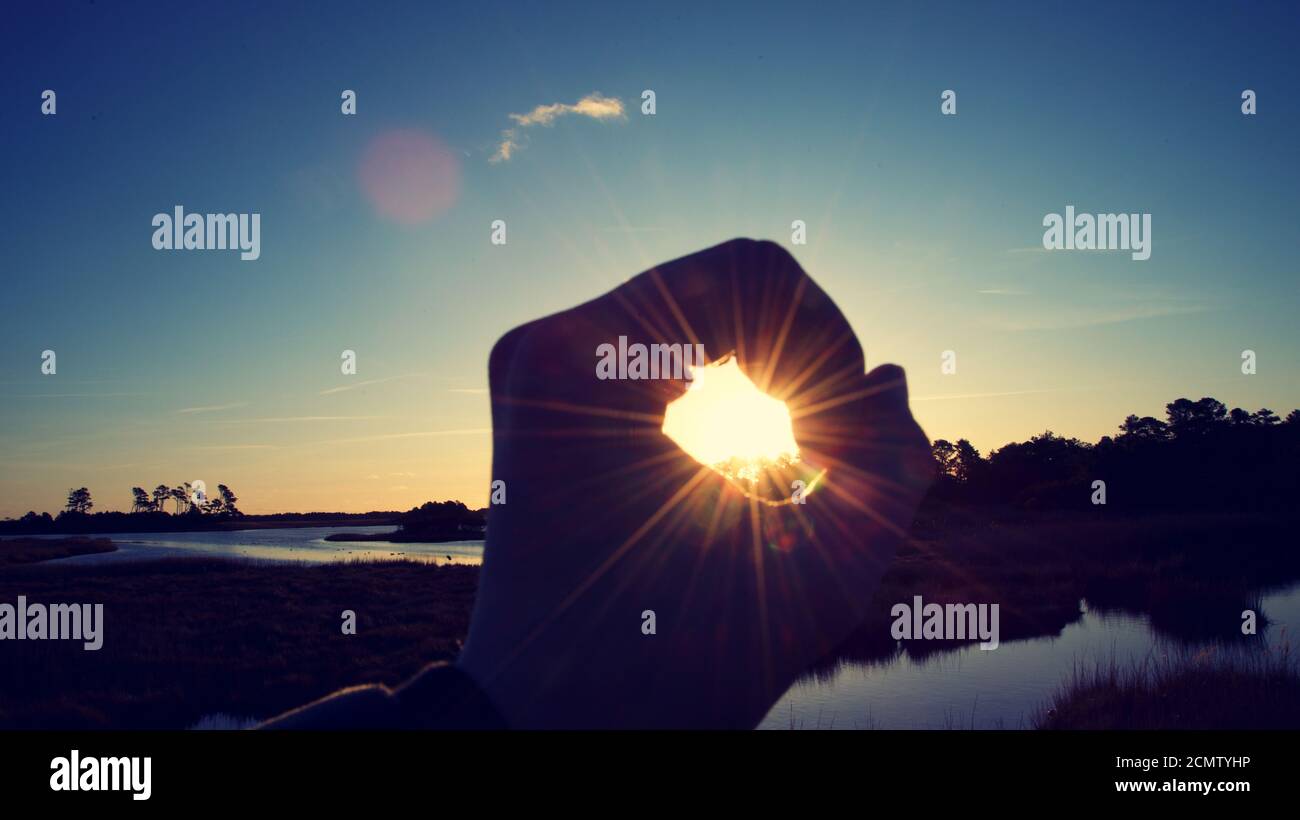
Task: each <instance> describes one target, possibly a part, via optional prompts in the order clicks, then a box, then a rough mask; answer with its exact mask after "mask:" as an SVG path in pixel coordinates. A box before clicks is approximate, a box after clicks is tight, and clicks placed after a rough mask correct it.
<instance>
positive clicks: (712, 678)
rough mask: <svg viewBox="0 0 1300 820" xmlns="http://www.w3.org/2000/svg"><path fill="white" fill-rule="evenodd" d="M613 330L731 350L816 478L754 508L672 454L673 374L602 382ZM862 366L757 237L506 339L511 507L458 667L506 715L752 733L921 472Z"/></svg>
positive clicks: (855, 348)
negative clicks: (794, 497) (801, 495)
mask: <svg viewBox="0 0 1300 820" xmlns="http://www.w3.org/2000/svg"><path fill="white" fill-rule="evenodd" d="M619 336H626V337H628V344H632V343H634V342H641V343H644V344H647V345H648V344H651V343H660V344H682V345H686V344H691V343H695V342H699V343H702V344H703V345H704V347H705V350H706V351H707V353H708V355H709V357H710V359H718V358H721V357H722V356H725V355H726V354H728V353H731V352H734V353H735V355H736V357H737V360H738V362H739V364H740V367H741V369H742V370H743V371H744V372H745V373H746V374H748V375H749V377H750V378H751V379H752V380H753V381H754V382H755V384H757V385H758V386H759V387H760V388H764V389H765V391H766V392H768V393H769V394H771V395H773V396H776V397H777V398H781V399H784V400H785V401H786V402H787V404H788V405H789V407H790V409H791V412H792V415H793V416H794V432H795V438H796V440H797V441H798V443H799V445H800V450H801V453H802V456H803V463H802V464H801V465H799V470H800V472H799V473H798V475H802V476H805V477H806V476H808V475H811V474H812V473H813V472H814V471H820V470H822V469H825V470H826V473H825V476H824V478H823V479H822V480H821V481H820V483H819V484H818V486H817V488H816V491H814V492H813V493H811V494H809V495H807V496H806V498H805V499H804V503H802V504H794V503H790V502H789V501H785V502H780V503H772V502H770V501H766V500H761V499H758V498H756V497H754V495H753V494H751V493H749V492H747V491H746V488H745V487H744V486H743V485H739V484H736V483H733V482H732V481H729V480H728V479H726V478H724V477H722V476H721V475H719V474H718V473H716V472H714V471H713V470H710V469H708V468H707V467H702V466H701V465H700V464H698V463H697V462H695V461H694V460H693V459H692V458H690V457H689V456H687V455H686V454H685V453H684V452H682V451H681V450H680V449H679V448H678V447H677V446H676V444H674V443H673V442H672V441H671V440H669V439H668V438H667V437H666V436H664V435H663V433H662V432H661V427H662V423H663V415H664V408H665V406H666V404H667V403H668V402H670V401H672V400H673V399H674V398H676V397H677V396H679V395H681V393H682V392H683V390H684V388H685V386H686V385H685V383H684V382H682V381H674V380H643V381H633V380H600V379H598V378H597V377H596V362H597V353H596V351H597V348H598V347H599V346H600V345H601V344H604V343H611V344H617V341H618V337H619ZM864 370H865V366H864V360H863V353H862V350H861V348H860V346H859V345H858V342H857V340H856V338H855V337H854V335H853V332H852V330H851V329H850V327H849V325H848V323H847V322H846V321H845V319H844V316H843V315H842V314H841V313H840V311H839V310H838V308H836V307H835V305H834V304H833V303H832V302H831V300H830V299H829V298H828V297H827V296H826V294H825V293H823V292H822V291H821V289H819V288H818V287H817V285H816V284H814V283H813V282H812V280H811V279H809V278H808V276H807V275H806V274H805V273H804V272H803V270H802V269H800V267H799V265H798V264H797V263H796V262H795V261H794V259H793V258H792V257H791V256H790V255H789V254H788V253H786V252H785V251H784V250H782V249H781V248H780V247H779V246H777V245H775V244H772V243H769V242H753V241H749V240H736V241H732V242H728V243H726V244H723V245H719V246H717V247H714V248H710V249H708V250H706V251H702V252H700V253H697V254H694V255H692V256H688V257H685V258H683V259H678V260H676V261H674V262H670V263H668V264H665V265H662V266H660V267H658V268H655V269H653V270H651V271H648V272H646V273H643V274H641V275H639V276H637V277H636V278H634V279H632V280H630V281H628V282H627V283H625V284H623V285H622V286H620V287H618V288H617V289H615V290H614V291H612V292H610V293H608V294H606V295H604V296H602V297H600V298H598V299H596V300H593V301H591V302H588V303H586V304H584V305H580V306H578V307H576V308H573V309H572V310H568V311H565V312H563V313H560V314H556V315H554V316H549V317H546V318H544V319H540V320H538V321H535V322H532V323H530V324H527V325H524V326H522V327H519V328H516V329H515V330H513V331H511V332H510V333H508V334H507V335H506V336H505V337H503V338H502V339H501V340H500V341H499V342H498V343H497V345H496V347H495V348H494V350H493V351H492V356H491V360H490V363H489V371H490V372H489V377H490V384H491V392H492V424H493V447H494V451H493V472H492V478H493V479H499V480H503V481H504V482H505V485H506V492H507V495H506V503H505V504H498V505H494V506H492V507H491V510H490V512H489V518H488V530H487V546H486V551H485V556H484V565H483V572H482V577H481V580H480V584H479V590H478V598H477V602H476V605H475V609H474V615H473V619H472V621H471V626H470V634H469V639H468V641H467V644H466V646H465V650H464V652H463V653H462V655H461V659H460V661H459V665H460V667H461V669H462V670H463V671H465V672H466V673H468V674H469V675H470V676H471V677H472V678H474V679H475V680H476V681H477V682H478V683H479V685H480V686H482V687H483V688H484V689H485V690H486V692H487V693H488V695H489V696H490V697H491V699H492V700H493V701H494V703H495V704H496V706H497V708H498V709H500V710H501V712H502V713H503V714H504V716H505V718H506V719H507V721H508V722H509V723H510V724H511V725H512V726H516V727H571V728H586V727H698V728H709V727H752V726H753V725H755V724H756V723H757V722H758V721H759V720H761V719H762V717H763V716H764V715H765V714H766V713H767V711H768V710H769V709H770V708H771V707H772V706H773V704H774V703H775V702H776V700H777V699H778V698H779V697H780V696H781V694H782V693H783V692H784V691H785V690H786V688H788V687H789V685H790V684H791V683H792V682H793V681H794V680H795V679H796V678H797V676H798V675H799V674H801V673H802V672H803V671H804V670H806V669H807V668H808V667H809V665H810V664H812V663H813V662H814V661H816V660H817V659H818V658H820V657H822V656H824V655H826V654H828V653H830V652H831V651H832V650H834V648H835V647H836V646H837V645H838V644H839V643H840V642H841V641H843V640H844V639H845V638H846V637H847V636H848V635H849V634H850V633H851V632H852V631H853V629H854V628H855V627H857V626H858V625H859V624H860V623H861V622H862V619H863V617H864V614H865V613H866V611H867V607H868V604H869V603H870V601H871V598H872V595H873V594H874V593H875V591H876V588H877V586H878V583H879V580H880V577H881V575H882V574H883V573H884V571H885V569H886V567H887V565H888V563H889V561H890V560H891V559H892V557H893V555H894V551H895V549H896V547H897V545H898V543H899V542H900V540H901V539H902V537H903V535H904V534H905V532H906V530H907V528H908V527H909V526H910V524H911V521H912V516H913V514H914V512H915V509H916V505H917V504H918V503H919V500H920V497H921V495H922V494H923V493H924V491H925V489H926V487H927V486H928V483H929V480H930V477H931V475H932V469H933V468H932V462H931V458H930V453H929V445H928V441H927V439H926V438H925V435H924V434H923V433H922V432H921V430H920V428H919V427H918V426H917V425H916V423H915V422H914V421H913V419H912V416H911V413H910V411H909V409H908V403H907V388H906V383H905V380H904V377H903V372H902V370H901V369H899V368H897V367H892V366H885V367H879V368H876V369H875V370H873V371H872V372H871V373H870V374H864ZM794 474H795V473H790V475H794ZM787 477H788V476H787ZM782 481H783V482H784V484H785V487H786V490H787V491H788V489H789V482H788V481H784V479H782ZM787 495H788V492H787ZM647 610H651V611H653V613H654V622H655V630H654V634H645V633H644V632H643V628H642V626H643V623H645V622H646V621H647V620H648V619H645V618H643V613H645V612H646V611H647Z"/></svg>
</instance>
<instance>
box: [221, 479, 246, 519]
mask: <svg viewBox="0 0 1300 820" xmlns="http://www.w3.org/2000/svg"><path fill="white" fill-rule="evenodd" d="M217 495H218V496H220V499H221V510H222V512H223V513H224V514H225V515H227V516H228V517H230V518H238V517H239V516H241V515H243V513H242V512H240V511H239V507H237V506H235V505H236V503H238V501H239V499H238V498H236V497H235V494H234V492H232V491H231V489H230V488H229V487H227V486H226V485H225V484H218V485H217Z"/></svg>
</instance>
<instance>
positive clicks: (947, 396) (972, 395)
mask: <svg viewBox="0 0 1300 820" xmlns="http://www.w3.org/2000/svg"><path fill="white" fill-rule="evenodd" d="M1061 389H1062V388H1059V387H1051V388H1043V389H1040V390H1005V391H1002V392H1000V393H946V394H944V395H940V396H912V397H911V399H909V401H944V400H945V399H997V398H1002V397H1003V396H1030V395H1033V394H1035V393H1059V392H1060V391H1061Z"/></svg>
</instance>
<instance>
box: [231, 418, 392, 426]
mask: <svg viewBox="0 0 1300 820" xmlns="http://www.w3.org/2000/svg"><path fill="white" fill-rule="evenodd" d="M386 418H388V416H276V417H272V418H259V419H213V420H212V421H209V422H208V424H279V423H292V424H299V423H306V422H312V421H377V420H379V419H386Z"/></svg>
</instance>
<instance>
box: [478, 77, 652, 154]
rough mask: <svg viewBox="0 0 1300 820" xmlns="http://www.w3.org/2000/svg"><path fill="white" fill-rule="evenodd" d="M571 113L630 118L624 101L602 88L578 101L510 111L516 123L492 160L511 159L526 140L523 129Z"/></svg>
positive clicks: (596, 117)
mask: <svg viewBox="0 0 1300 820" xmlns="http://www.w3.org/2000/svg"><path fill="white" fill-rule="evenodd" d="M570 115H574V116H579V117H590V118H591V119H593V120H599V121H605V122H609V121H614V122H621V121H624V120H626V119H627V114H625V113H624V111H623V101H622V100H620V99H619V98H618V97H606V96H605V95H604V94H601V93H600V92H599V91H593V92H592V93H590V94H588V95H587V96H585V97H583V98H582V99H580V100H578V101H577V102H576V103H558V102H557V103H550V104H549V105H539V106H537V107H536V108H534V109H533V110H532V111H529V112H528V113H527V114H511V115H510V119H512V120H514V122H515V124H514V126H513V127H511V128H507V129H506V130H505V131H502V132H501V142H500V143H499V144H498V145H497V150H496V153H494V154H493V155H492V157H491V158H490V159H489V162H508V161H509V160H510V158H511V157H513V156H514V155H515V152H516V151H518V150H519V149H521V148H523V147H524V145H525V144H526V143H527V136H526V135H525V134H524V133H523V131H524V129H526V128H532V127H533V126H535V125H540V126H543V127H549V126H551V125H554V124H555V121H556V120H558V119H559V118H560V117H567V116H570Z"/></svg>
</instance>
